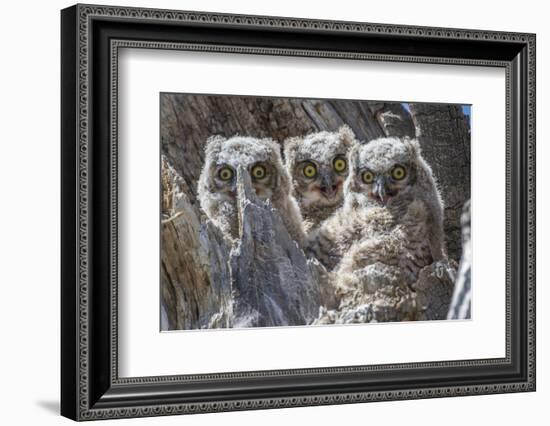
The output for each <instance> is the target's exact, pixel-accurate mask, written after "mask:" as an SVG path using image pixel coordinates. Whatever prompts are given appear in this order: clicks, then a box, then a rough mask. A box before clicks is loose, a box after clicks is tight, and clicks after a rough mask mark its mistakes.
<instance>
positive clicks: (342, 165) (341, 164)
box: [332, 157, 348, 172]
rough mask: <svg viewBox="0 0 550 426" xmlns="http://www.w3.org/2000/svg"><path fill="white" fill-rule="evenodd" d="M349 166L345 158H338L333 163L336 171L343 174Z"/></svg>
mask: <svg viewBox="0 0 550 426" xmlns="http://www.w3.org/2000/svg"><path fill="white" fill-rule="evenodd" d="M347 165H348V164H347V162H346V160H345V158H342V157H336V158H335V159H334V161H333V162H332V167H334V170H336V171H337V172H343V171H344V170H346V167H347Z"/></svg>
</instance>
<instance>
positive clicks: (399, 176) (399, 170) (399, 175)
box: [391, 166, 407, 180]
mask: <svg viewBox="0 0 550 426" xmlns="http://www.w3.org/2000/svg"><path fill="white" fill-rule="evenodd" d="M391 176H392V178H394V179H395V180H403V179H405V176H407V171H406V170H405V168H404V167H403V166H395V167H394V168H393V170H392V171H391Z"/></svg>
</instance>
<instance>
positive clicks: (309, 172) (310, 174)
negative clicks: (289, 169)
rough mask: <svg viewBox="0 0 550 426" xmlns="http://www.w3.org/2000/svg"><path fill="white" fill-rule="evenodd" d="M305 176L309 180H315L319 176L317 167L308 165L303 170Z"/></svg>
mask: <svg viewBox="0 0 550 426" xmlns="http://www.w3.org/2000/svg"><path fill="white" fill-rule="evenodd" d="M303 173H304V176H305V177H307V178H310V179H311V178H314V177H315V176H317V167H316V166H315V164H313V163H309V162H308V163H306V164H305V166H304V168H303Z"/></svg>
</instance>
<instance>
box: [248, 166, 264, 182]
mask: <svg viewBox="0 0 550 426" xmlns="http://www.w3.org/2000/svg"><path fill="white" fill-rule="evenodd" d="M250 174H251V175H252V177H253V178H254V179H263V178H265V175H266V170H265V167H264V166H261V165H257V166H254V167H252V171H251V173H250Z"/></svg>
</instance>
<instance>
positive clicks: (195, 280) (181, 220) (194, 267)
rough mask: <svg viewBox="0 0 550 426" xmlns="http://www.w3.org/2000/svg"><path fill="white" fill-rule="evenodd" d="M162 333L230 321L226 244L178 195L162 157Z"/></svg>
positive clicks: (177, 182)
mask: <svg viewBox="0 0 550 426" xmlns="http://www.w3.org/2000/svg"><path fill="white" fill-rule="evenodd" d="M162 166H163V167H162V172H163V174H162V188H163V195H164V196H163V200H162V204H163V205H162V211H163V220H162V222H161V247H162V250H161V280H160V282H161V297H162V305H163V315H161V329H162V330H182V329H190V328H204V327H208V328H213V327H227V326H229V324H230V319H231V288H230V286H228V285H227V283H228V282H229V281H230V279H231V277H230V270H229V267H228V265H227V253H228V252H229V250H230V247H229V245H228V244H227V243H226V241H225V240H224V238H223V236H222V235H221V233H220V232H219V231H218V229H217V228H216V227H215V226H213V225H212V224H211V223H210V222H209V221H206V222H204V223H201V217H200V214H198V213H197V209H196V208H195V207H194V206H192V205H191V203H190V202H189V200H188V198H187V196H186V195H185V193H184V192H183V191H182V189H181V186H182V180H181V178H180V177H179V176H178V175H177V173H176V172H175V171H174V169H173V168H172V167H171V166H170V165H169V164H168V162H167V161H166V159H165V158H163V159H162Z"/></svg>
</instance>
